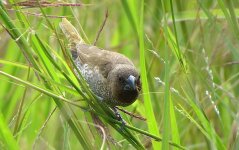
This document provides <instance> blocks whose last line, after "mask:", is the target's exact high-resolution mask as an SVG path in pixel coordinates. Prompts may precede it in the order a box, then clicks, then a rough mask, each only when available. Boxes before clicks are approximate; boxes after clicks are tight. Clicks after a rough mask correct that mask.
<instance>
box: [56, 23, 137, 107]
mask: <svg viewBox="0 0 239 150" xmlns="http://www.w3.org/2000/svg"><path fill="white" fill-rule="evenodd" d="M60 27H61V29H62V31H63V33H64V34H65V35H66V37H67V38H68V40H69V42H70V45H71V53H72V57H73V59H74V62H75V64H76V66H77V67H78V69H79V70H80V72H81V73H82V75H83V77H84V78H85V80H86V81H87V83H88V84H89V87H90V88H91V90H92V91H93V92H94V93H95V94H96V95H97V96H99V97H100V98H102V100H103V101H104V102H105V103H107V104H108V105H110V106H112V107H114V106H128V105H130V104H132V103H133V102H134V101H135V100H136V99H137V97H138V95H139V92H140V90H141V82H140V75H139V73H138V71H137V70H136V68H135V66H134V65H133V63H132V62H131V61H130V60H129V59H128V58H127V57H125V56H123V55H122V54H119V53H116V52H111V51H107V50H102V49H99V48H98V47H96V46H91V45H87V44H86V43H85V42H84V41H83V40H82V38H81V37H80V35H79V34H78V32H77V31H76V29H75V28H74V27H73V26H72V25H71V23H70V22H69V21H67V20H66V19H63V20H62V22H61V23H60Z"/></svg>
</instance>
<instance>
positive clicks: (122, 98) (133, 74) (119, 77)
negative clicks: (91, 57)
mask: <svg viewBox="0 0 239 150" xmlns="http://www.w3.org/2000/svg"><path fill="white" fill-rule="evenodd" d="M108 81H109V82H110V89H111V92H112V96H113V98H114V100H115V101H117V102H118V103H119V105H122V106H128V105H130V104H132V103H133V102H134V101H135V100H136V99H137V97H138V95H139V92H140V90H141V81H140V75H139V73H138V71H137V70H136V69H135V67H134V66H131V65H123V64H121V65H118V66H116V67H115V68H114V69H113V70H112V73H111V74H110V76H109V80H108Z"/></svg>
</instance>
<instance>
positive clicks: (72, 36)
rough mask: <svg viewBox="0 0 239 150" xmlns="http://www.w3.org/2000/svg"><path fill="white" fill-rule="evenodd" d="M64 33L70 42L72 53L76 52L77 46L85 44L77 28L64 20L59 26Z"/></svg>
mask: <svg viewBox="0 0 239 150" xmlns="http://www.w3.org/2000/svg"><path fill="white" fill-rule="evenodd" d="M59 26H60V28H61V30H62V32H63V33H64V34H65V36H66V38H67V39H68V41H69V42H70V49H71V51H75V50H76V44H80V43H82V44H83V43H85V42H84V40H83V39H82V38H81V36H80V35H79V33H78V32H77V30H76V28H75V27H74V26H73V25H72V24H71V23H70V22H69V21H68V20H67V19H66V18H63V19H62V21H61V22H60V24H59Z"/></svg>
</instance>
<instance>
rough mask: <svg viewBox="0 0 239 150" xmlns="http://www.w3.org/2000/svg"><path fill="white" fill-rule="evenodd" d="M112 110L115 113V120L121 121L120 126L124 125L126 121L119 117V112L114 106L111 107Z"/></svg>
mask: <svg viewBox="0 0 239 150" xmlns="http://www.w3.org/2000/svg"><path fill="white" fill-rule="evenodd" d="M113 111H114V113H115V116H116V118H117V120H119V121H121V122H122V126H121V128H122V127H124V126H125V125H126V121H125V120H124V119H123V118H122V117H121V115H120V113H119V112H118V110H117V108H116V107H113Z"/></svg>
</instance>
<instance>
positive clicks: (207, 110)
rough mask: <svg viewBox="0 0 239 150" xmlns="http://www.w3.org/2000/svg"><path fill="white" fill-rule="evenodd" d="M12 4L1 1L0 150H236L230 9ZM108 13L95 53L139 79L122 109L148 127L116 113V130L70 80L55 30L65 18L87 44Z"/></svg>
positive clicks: (214, 4) (134, 1) (237, 10)
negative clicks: (121, 60) (117, 59)
mask: <svg viewBox="0 0 239 150" xmlns="http://www.w3.org/2000/svg"><path fill="white" fill-rule="evenodd" d="M15 2H17V1H14V0H13V1H10V2H9V3H10V5H6V4H5V3H3V2H2V1H0V23H1V26H0V83H1V86H0V101H1V102H0V149H32V148H34V149H108V148H110V149H156V150H158V149H219V150H221V149H238V148H239V138H238V135H237V133H238V129H239V128H238V126H239V122H238V118H239V117H238V116H239V115H238V114H239V113H238V108H239V102H238V98H239V94H238V93H239V90H238V89H239V84H238V83H239V82H238V81H239V80H238V79H239V74H238V71H239V69H238V68H239V67H238V64H239V53H238V49H239V44H238V39H239V38H238V37H239V26H238V18H239V3H238V1H235V0H228V1H226V0H212V1H202V0H198V1H177V0H170V1H163V0H161V1H158V0H152V1H144V0H139V1H138V0H122V1H110V0H103V1H96V0H88V1H83V2H82V3H83V5H81V6H76V7H74V6H60V7H42V6H41V7H35V8H24V9H22V7H21V6H13V5H11V4H12V3H15ZM59 3H63V2H61V1H58V2H57V4H56V3H55V4H56V5H60V4H59ZM67 3H73V2H71V1H68V2H67ZM38 4H39V2H38V1H37V3H36V4H35V5H38ZM10 8H11V10H10ZM107 9H108V13H109V17H108V18H107V21H106V25H105V27H104V29H103V31H102V33H101V34H100V38H99V41H98V42H97V46H98V47H101V48H105V49H109V50H112V51H116V52H119V53H122V54H124V55H126V56H127V57H129V58H130V59H131V60H132V61H133V62H134V64H135V66H136V67H137V68H138V70H139V71H140V73H141V80H142V91H141V94H140V96H139V98H138V100H137V101H136V102H135V103H134V104H132V105H131V106H128V107H126V108H123V109H125V110H127V111H129V112H132V113H134V114H137V115H139V116H142V117H144V118H146V119H147V120H146V121H142V120H139V119H136V118H133V117H132V116H129V115H126V114H124V113H123V112H120V113H121V114H122V116H123V118H124V119H125V120H126V121H127V122H128V124H127V125H126V126H124V127H122V123H121V122H119V121H117V119H116V118H115V116H114V113H113V112H112V110H111V109H109V108H108V106H107V105H106V104H104V103H101V102H99V100H98V98H97V96H96V95H94V93H92V92H91V90H90V89H89V88H88V85H87V83H85V81H84V79H83V77H82V76H81V75H80V74H79V75H80V77H77V76H76V74H75V72H74V71H72V70H73V68H75V65H74V64H73V62H72V59H71V58H70V55H69V47H68V45H67V44H68V42H67V40H66V38H65V37H64V35H63V34H62V32H61V30H60V28H59V22H60V21H61V17H63V16H64V17H66V18H67V19H68V20H69V21H70V22H71V23H72V24H73V25H74V26H75V27H76V29H77V30H78V32H79V33H80V34H81V35H82V37H83V38H84V40H85V41H86V42H87V43H89V44H90V43H93V42H94V41H95V38H96V35H97V34H98V31H99V29H100V27H101V24H102V23H103V21H104V18H105V12H106V10H107ZM52 16H53V17H52ZM78 73H79V72H78Z"/></svg>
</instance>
